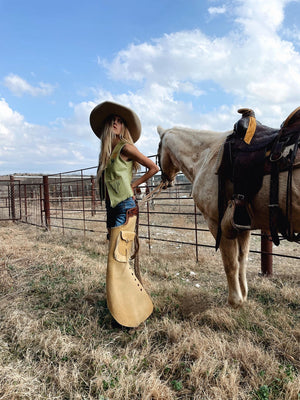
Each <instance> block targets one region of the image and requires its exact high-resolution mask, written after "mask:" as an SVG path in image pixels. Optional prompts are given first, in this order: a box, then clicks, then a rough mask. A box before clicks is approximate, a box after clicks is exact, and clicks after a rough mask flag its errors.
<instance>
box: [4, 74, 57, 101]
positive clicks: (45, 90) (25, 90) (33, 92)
mask: <svg viewBox="0 0 300 400" xmlns="http://www.w3.org/2000/svg"><path fill="white" fill-rule="evenodd" d="M4 85H5V86H6V87H7V88H8V89H9V90H10V91H11V92H12V93H13V94H14V95H16V96H23V95H24V94H29V95H30V96H49V95H50V94H51V93H52V92H53V90H54V86H53V85H50V84H49V83H44V82H39V84H38V86H32V85H30V84H29V83H28V82H27V81H26V80H25V79H23V78H21V77H20V76H18V75H15V74H9V75H7V76H6V77H5V78H4Z"/></svg>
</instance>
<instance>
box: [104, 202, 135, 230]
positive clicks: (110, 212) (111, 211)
mask: <svg viewBox="0 0 300 400" xmlns="http://www.w3.org/2000/svg"><path fill="white" fill-rule="evenodd" d="M134 207H136V204H135V201H134V200H133V197H129V198H128V199H126V200H123V201H121V202H120V203H119V204H117V205H116V207H111V206H110V203H109V201H107V202H106V212H107V221H106V226H107V228H113V227H115V226H120V225H124V224H125V222H126V212H127V210H130V208H134Z"/></svg>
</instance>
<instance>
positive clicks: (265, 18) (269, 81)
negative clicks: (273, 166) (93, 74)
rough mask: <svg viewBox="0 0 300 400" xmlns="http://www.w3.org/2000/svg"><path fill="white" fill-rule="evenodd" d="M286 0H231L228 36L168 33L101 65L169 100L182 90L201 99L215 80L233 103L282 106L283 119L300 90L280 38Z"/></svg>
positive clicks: (292, 57)
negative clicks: (232, 99)
mask: <svg viewBox="0 0 300 400" xmlns="http://www.w3.org/2000/svg"><path fill="white" fill-rule="evenodd" d="M289 2H290V1H289V0H270V1H268V2H263V3H262V2H261V1H259V0H250V1H249V2H247V3H245V2H244V1H242V0H236V1H233V2H231V4H234V5H235V7H234V8H233V9H232V10H231V15H232V18H233V22H234V24H233V27H234V29H232V31H231V32H229V33H228V34H227V35H226V36H223V37H219V38H218V37H210V36H208V35H205V34H204V33H203V32H202V31H201V30H199V29H197V30H193V31H181V32H175V33H172V34H166V35H164V36H162V37H159V38H156V39H153V40H152V41H151V42H147V43H141V44H131V45H130V46H128V48H126V49H123V50H121V51H120V52H119V53H118V54H117V56H116V57H115V58H114V59H113V60H111V62H108V61H106V62H103V64H102V65H105V66H106V68H107V70H108V74H109V76H110V77H111V78H112V79H115V80H123V81H128V82H130V81H136V82H139V84H140V86H141V87H143V90H144V92H145V95H146V94H149V88H150V87H152V89H153V88H154V86H155V85H156V87H159V91H157V92H158V93H157V95H158V97H159V98H161V99H163V97H165V95H166V93H167V100H166V101H167V102H169V104H170V103H172V101H173V99H174V98H175V94H176V93H181V94H183V93H186V92H188V93H189V94H190V95H192V96H194V97H195V98H196V97H199V96H200V97H201V96H202V98H203V101H204V102H205V94H206V90H205V89H203V88H204V87H206V86H207V82H213V83H214V84H217V85H218V86H219V87H220V88H221V89H222V90H223V91H224V92H225V93H231V95H233V96H234V98H235V99H236V102H237V103H240V102H243V103H244V104H249V105H254V106H256V107H257V108H258V110H260V109H261V110H263V109H264V110H266V112H267V111H268V110H271V109H272V107H274V106H279V105H282V108H281V109H282V113H281V114H282V116H279V118H281V117H283V116H284V115H285V113H286V112H287V111H291V110H290V109H289V107H293V104H296V105H297V102H298V93H299V91H300V54H299V53H298V52H297V51H296V50H295V48H294V46H293V44H292V42H288V41H287V40H283V39H281V37H280V36H279V30H280V29H281V28H282V25H283V21H284V7H285V6H286V4H287V3H289ZM221 8H222V9H223V8H224V9H225V8H226V7H225V5H224V6H222V7H221ZM210 12H211V13H212V12H217V9H216V10H213V9H212V8H210ZM187 88H188V90H187ZM152 92H153V91H152ZM139 94H140V93H139ZM195 100H196V99H195ZM151 104H152V100H151ZM178 106H180V105H178V104H177V105H176V107H178Z"/></svg>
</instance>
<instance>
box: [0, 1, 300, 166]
mask: <svg viewBox="0 0 300 400" xmlns="http://www.w3.org/2000/svg"><path fill="white" fill-rule="evenodd" d="M289 2H290V0H268V2H262V1H261V0H249V1H248V2H245V1H242V0H228V1H223V2H222V6H221V7H210V9H209V13H210V14H211V15H216V14H220V18H222V15H221V12H222V13H225V12H228V13H229V11H230V16H231V18H232V21H231V25H232V30H231V31H230V32H228V33H227V34H226V35H224V36H223V37H212V36H208V35H206V34H205V33H204V32H203V31H201V30H200V29H196V30H193V31H181V32H174V33H171V34H168V35H167V34H166V35H163V36H161V37H157V38H156V39H153V40H152V41H149V42H145V43H140V44H131V45H129V46H128V47H127V48H125V49H122V50H121V51H120V52H119V53H118V54H117V55H116V57H114V58H113V59H112V60H107V59H106V60H105V59H103V58H101V59H100V58H99V59H98V63H99V65H100V66H101V67H102V68H106V69H107V73H108V76H109V78H111V79H113V80H116V81H121V82H125V83H128V84H129V85H130V84H131V82H134V87H135V88H137V89H136V90H135V91H131V92H130V91H128V92H123V93H117V94H114V95H113V94H112V93H110V92H109V91H107V90H103V89H102V88H100V89H99V88H98V89H94V91H93V95H94V98H93V101H83V102H80V103H72V102H70V107H71V108H72V110H73V114H72V117H70V118H68V119H62V118H60V119H57V120H56V121H54V122H53V123H52V124H50V127H39V126H34V125H30V124H28V123H27V122H26V121H24V118H23V116H22V115H20V114H18V113H16V112H15V111H13V110H12V109H11V108H10V107H9V106H8V104H7V103H5V101H4V100H2V102H0V145H1V151H2V153H1V161H3V159H4V160H6V161H7V162H9V160H12V159H13V158H14V159H17V160H20V162H22V165H23V171H26V170H29V168H26V166H31V168H32V169H35V170H36V167H35V166H38V165H43V164H44V165H45V167H43V169H44V170H45V168H49V169H51V170H52V171H53V172H57V171H60V170H63V169H64V167H63V165H70V166H71V165H72V167H73V166H74V167H76V168H77V167H78V168H81V167H85V166H86V167H88V166H90V165H95V164H96V162H97V156H98V151H99V140H98V139H97V138H96V136H95V135H94V134H93V132H92V131H91V129H90V127H89V122H88V121H89V114H90V111H91V110H92V108H93V107H94V106H95V105H96V104H98V103H100V102H102V101H104V100H112V101H116V102H118V103H122V104H126V105H127V106H129V107H131V108H132V109H134V110H135V111H136V112H137V114H138V115H139V116H140V118H141V121H142V127H143V135H142V137H141V139H140V140H139V142H138V143H137V145H138V147H139V148H140V150H141V151H143V153H145V154H147V155H149V154H154V153H155V152H156V149H157V144H158V135H157V133H156V126H157V125H162V126H163V127H165V128H168V127H170V126H173V125H185V126H189V127H192V128H199V129H215V130H220V131H225V130H229V129H230V128H231V127H232V126H233V123H234V122H235V121H236V120H237V119H238V118H239V115H238V114H237V112H236V110H237V109H238V108H240V107H251V108H253V109H254V110H255V112H256V115H257V117H258V119H260V120H261V122H262V123H264V124H266V125H270V126H273V127H279V125H280V123H281V122H282V121H283V120H284V118H286V117H287V115H288V114H289V113H290V112H291V111H292V110H293V109H294V108H296V107H297V106H299V95H298V93H299V92H300V54H299V52H297V51H296V49H295V47H294V45H293V43H292V41H288V40H283V39H282V37H281V36H280V34H281V33H282V32H283V33H284V34H285V39H288V38H291V39H295V38H296V37H297V36H296V35H298V34H299V33H298V31H297V30H296V29H294V28H293V30H292V31H289V30H287V29H286V27H285V25H284V24H285V20H284V8H285V6H286V4H288V3H289ZM229 6H230V7H229ZM9 77H10V79H8V77H6V80H5V82H6V84H7V85H10V86H9V87H10V89H11V90H12V91H13V92H14V93H16V94H17V93H18V94H19V95H21V94H25V93H28V94H31V95H38V94H40V95H41V94H42V93H45V94H46V93H47V86H42V85H37V86H35V87H33V86H31V85H30V84H29V83H27V82H26V81H25V80H23V79H22V78H20V77H18V76H16V75H10V76H9ZM210 85H211V87H212V88H213V89H214V90H216V91H217V90H219V88H220V96H221V95H224V93H225V94H229V95H230V98H231V100H230V103H229V104H227V103H226V101H224V104H222V100H220V101H218V105H216V106H215V107H214V106H213V105H212V104H211V103H212V100H211V99H210V102H211V103H210V104H208V105H207V106H206V101H207V99H208V97H209V96H208V95H209V94H210ZM114 87H116V86H114ZM215 88H217V89H215ZM48 90H49V92H50V90H53V87H52V89H51V85H49V88H48ZM49 92H48V93H49ZM114 92H115V93H116V90H114ZM217 93H218V92H217ZM202 106H203V107H202ZM35 146H36V149H37V151H35ZM5 148H6V149H7V150H5ZM13 149H14V150H13ZM16 165H17V164H16ZM12 171H13V170H12Z"/></svg>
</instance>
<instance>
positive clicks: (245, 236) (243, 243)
mask: <svg viewBox="0 0 300 400" xmlns="http://www.w3.org/2000/svg"><path fill="white" fill-rule="evenodd" d="M237 240H238V245H239V257H238V259H239V264H240V268H239V282H240V288H241V292H242V296H243V300H244V301H246V300H247V294H248V285H247V277H246V270H247V263H248V254H249V247H250V231H244V232H241V233H239V234H238V237H237Z"/></svg>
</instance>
